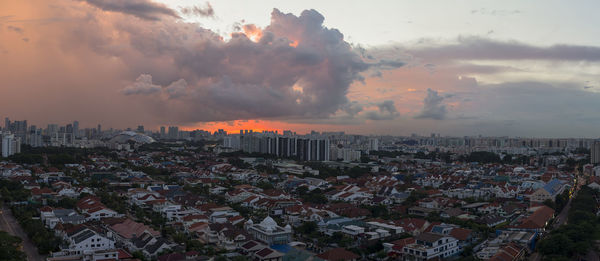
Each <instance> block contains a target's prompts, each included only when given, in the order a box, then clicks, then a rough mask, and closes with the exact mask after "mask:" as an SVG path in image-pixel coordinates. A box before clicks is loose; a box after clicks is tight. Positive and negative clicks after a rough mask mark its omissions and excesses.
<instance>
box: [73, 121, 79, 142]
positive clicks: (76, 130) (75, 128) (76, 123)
mask: <svg viewBox="0 0 600 261" xmlns="http://www.w3.org/2000/svg"><path fill="white" fill-rule="evenodd" d="M73 137H75V138H78V137H79V121H74V122H73Z"/></svg>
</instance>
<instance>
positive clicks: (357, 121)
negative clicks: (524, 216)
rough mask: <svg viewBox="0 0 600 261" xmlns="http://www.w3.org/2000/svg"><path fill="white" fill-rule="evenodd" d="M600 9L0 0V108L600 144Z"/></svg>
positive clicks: (192, 124) (531, 4)
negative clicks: (598, 140) (585, 139)
mask: <svg viewBox="0 0 600 261" xmlns="http://www.w3.org/2000/svg"><path fill="white" fill-rule="evenodd" d="M599 7H600V3H597V1H577V2H576V3H567V2H564V1H477V0H473V1H467V0H464V1H443V0H440V1H275V0H272V1H248V0H239V1H233V0H231V1H229V0H220V1H196V0H194V1H192V0H170V1H167V0H164V1H150V0H130V1H119V0H23V1H9V0H0V93H1V95H0V117H10V118H11V119H14V120H20V119H27V120H29V122H31V123H34V124H38V125H39V126H44V125H45V124H48V123H59V124H64V123H67V122H70V121H73V120H78V121H79V122H80V123H81V125H82V126H83V127H86V126H89V127H92V126H95V125H96V124H98V123H101V124H102V125H103V126H104V127H105V128H106V127H114V128H126V127H135V126H137V125H145V126H146V129H157V128H158V126H162V125H179V126H182V128H183V129H188V130H192V129H205V130H215V129H219V128H221V129H225V130H228V131H232V132H235V131H237V130H239V129H254V130H273V129H275V130H284V129H291V130H294V131H297V132H299V133H305V132H309V131H310V130H318V131H345V132H347V133H354V134H367V135H369V134H373V135H410V134H412V133H417V134H423V135H428V134H429V133H440V134H442V135H452V136H463V135H488V136H521V137H524V136H527V137H590V138H596V137H598V136H599V135H598V134H599V131H600V113H599V112H600V79H599V78H598V75H599V74H600V64H599V62H600V28H599V27H598V26H595V25H598V24H600V17H599V16H597V15H596V14H595V13H594V12H595V10H598V8H599Z"/></svg>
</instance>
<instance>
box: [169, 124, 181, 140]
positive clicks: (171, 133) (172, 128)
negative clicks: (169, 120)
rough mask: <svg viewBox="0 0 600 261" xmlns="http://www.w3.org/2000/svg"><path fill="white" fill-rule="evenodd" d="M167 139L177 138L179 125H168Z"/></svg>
mask: <svg viewBox="0 0 600 261" xmlns="http://www.w3.org/2000/svg"><path fill="white" fill-rule="evenodd" d="M169 139H172V140H176V139H179V127H177V126H169Z"/></svg>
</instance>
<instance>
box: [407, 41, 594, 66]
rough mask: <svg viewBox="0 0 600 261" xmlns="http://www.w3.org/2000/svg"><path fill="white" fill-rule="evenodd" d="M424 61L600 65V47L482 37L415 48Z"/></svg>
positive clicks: (412, 52) (412, 51)
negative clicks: (529, 42) (557, 61)
mask: <svg viewBox="0 0 600 261" xmlns="http://www.w3.org/2000/svg"><path fill="white" fill-rule="evenodd" d="M408 52H409V53H410V54H412V55H414V56H416V57H419V58H422V59H425V60H437V61H440V60H562V61H600V47H595V46H583V45H552V46H548V47H540V46H532V45H527V44H524V43H519V42H515V41H509V42H501V41H494V40H490V39H486V38H480V37H460V38H458V42H457V43H455V44H447V45H439V46H426V47H421V48H413V49H411V50H408Z"/></svg>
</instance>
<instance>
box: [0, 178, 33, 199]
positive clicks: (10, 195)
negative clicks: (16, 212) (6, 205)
mask: <svg viewBox="0 0 600 261" xmlns="http://www.w3.org/2000/svg"><path fill="white" fill-rule="evenodd" d="M0 196H1V197H2V201H4V202H13V201H26V200H28V199H29V196H30V193H29V191H28V190H26V189H25V188H23V184H21V183H20V182H18V181H11V180H5V179H3V180H0Z"/></svg>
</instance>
